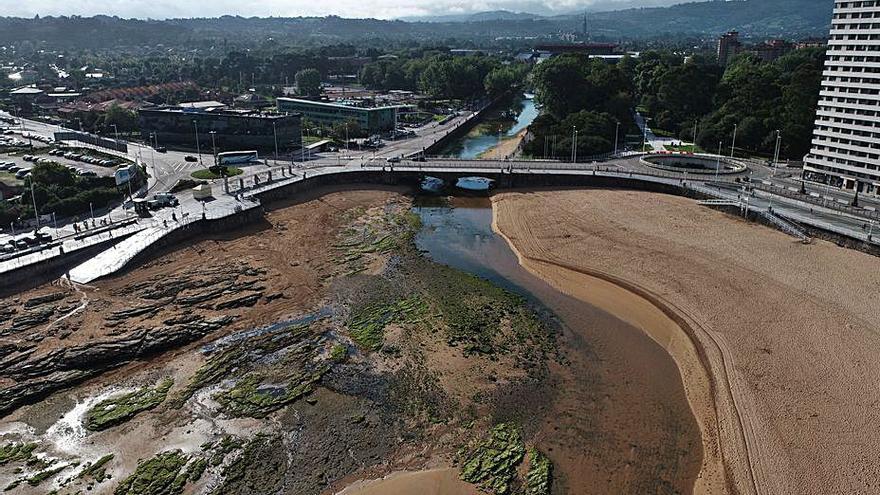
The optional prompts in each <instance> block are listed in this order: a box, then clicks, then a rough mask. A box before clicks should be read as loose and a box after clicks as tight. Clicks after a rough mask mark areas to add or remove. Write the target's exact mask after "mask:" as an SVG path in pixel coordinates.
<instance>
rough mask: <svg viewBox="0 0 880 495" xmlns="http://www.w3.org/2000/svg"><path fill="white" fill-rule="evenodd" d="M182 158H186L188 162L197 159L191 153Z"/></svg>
mask: <svg viewBox="0 0 880 495" xmlns="http://www.w3.org/2000/svg"><path fill="white" fill-rule="evenodd" d="M183 159H184V160H186V161H188V162H197V161H199V159H198V158H196V157H194V156H192V155H186V156H185V157H183Z"/></svg>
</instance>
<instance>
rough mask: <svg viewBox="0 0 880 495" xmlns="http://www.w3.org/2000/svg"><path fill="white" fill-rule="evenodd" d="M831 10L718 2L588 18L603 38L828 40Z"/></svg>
mask: <svg viewBox="0 0 880 495" xmlns="http://www.w3.org/2000/svg"><path fill="white" fill-rule="evenodd" d="M833 7H834V5H833V2H831V1H829V0H727V1H724V0H714V1H708V2H692V3H683V4H678V5H673V6H670V7H656V8H641V9H627V10H618V11H611V12H599V13H595V14H592V15H590V17H589V18H590V24H591V25H592V26H596V27H597V30H596V31H595V32H597V33H599V34H601V33H607V34H612V35H613V34H618V35H620V34H623V33H626V35H628V36H633V37H644V36H651V35H656V34H664V33H682V34H686V33H692V34H717V33H721V32H725V31H728V30H731V29H736V30H738V31H740V32H742V33H744V34H746V35H752V36H779V37H783V38H786V37H799V36H827V35H828V30H829V28H830V26H831V11H832V9H833ZM551 19H557V18H551Z"/></svg>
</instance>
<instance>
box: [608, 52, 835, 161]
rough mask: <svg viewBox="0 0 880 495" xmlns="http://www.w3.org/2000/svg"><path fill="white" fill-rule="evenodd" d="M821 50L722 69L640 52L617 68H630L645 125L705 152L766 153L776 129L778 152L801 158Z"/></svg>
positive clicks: (746, 57)
mask: <svg viewBox="0 0 880 495" xmlns="http://www.w3.org/2000/svg"><path fill="white" fill-rule="evenodd" d="M823 55H824V52H823V50H822V49H806V50H796V51H793V52H791V53H789V54H787V55H785V56H783V57H780V58H779V59H777V60H776V61H774V62H765V61H763V60H761V59H759V58H758V57H756V56H754V55H750V54H743V55H740V56H739V57H737V58H736V59H734V60H733V61H732V62H731V63H730V64H729V65H728V67H727V68H726V70H723V69H722V68H721V67H719V66H718V65H717V64H716V63H715V62H714V60H710V59H705V58H701V57H691V58H689V59H687V60H686V61H685V60H683V59H682V58H681V57H680V56H674V55H670V54H659V53H645V54H643V55H642V57H641V58H640V59H639V61H638V62H635V61H632V60H630V61H627V62H626V63H623V64H622V65H621V66H622V68H623V70H624V71H627V72H629V73H630V76H631V78H632V81H633V82H634V86H635V90H636V94H637V95H638V103H639V104H640V107H641V109H642V110H643V111H644V113H645V114H646V115H647V116H649V117H652V119H653V123H652V128H657V129H662V130H664V131H668V132H669V133H671V134H673V135H676V136H679V137H681V138H682V139H686V140H688V141H690V140H692V139H693V134H694V130H695V128H696V131H697V143H698V144H699V145H700V146H701V147H703V148H704V149H708V150H715V149H717V146H718V143H719V142H720V143H721V144H722V147H724V148H729V147H730V146H731V144H732V141H733V131H734V126H736V147H737V149H741V150H744V151H746V152H749V153H757V154H764V155H768V156H769V155H770V154H772V153H773V151H774V148H775V144H776V131H777V130H779V133H780V135H781V136H782V142H781V143H782V146H781V148H780V156H782V157H786V158H792V159H800V158H802V157H803V156H804V155H805V154H806V153H807V152H809V149H810V139H811V134H812V128H813V120H814V118H815V111H816V102H817V100H818V97H819V84H820V81H821V74H822V63H823V60H824V57H823Z"/></svg>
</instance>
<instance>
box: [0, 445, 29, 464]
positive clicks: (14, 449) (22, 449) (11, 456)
mask: <svg viewBox="0 0 880 495" xmlns="http://www.w3.org/2000/svg"><path fill="white" fill-rule="evenodd" d="M36 448H37V444H35V443H7V444H5V445H0V466H2V465H4V464H7V463H10V462H19V461H27V460H28V459H30V458H31V455H32V453H33V451H34V450H35V449H36Z"/></svg>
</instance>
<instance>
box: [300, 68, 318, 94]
mask: <svg viewBox="0 0 880 495" xmlns="http://www.w3.org/2000/svg"><path fill="white" fill-rule="evenodd" d="M295 80H296V88H297V91H299V94H301V95H304V96H318V95H320V94H321V73H320V72H318V70H317V69H303V70H301V71H299V72H297V73H296V76H295Z"/></svg>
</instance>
